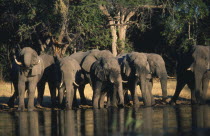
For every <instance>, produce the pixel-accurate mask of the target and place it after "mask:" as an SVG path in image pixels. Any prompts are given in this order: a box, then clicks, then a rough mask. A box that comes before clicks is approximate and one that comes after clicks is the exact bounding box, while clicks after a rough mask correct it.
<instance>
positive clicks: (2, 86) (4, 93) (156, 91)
mask: <svg viewBox="0 0 210 136" xmlns="http://www.w3.org/2000/svg"><path fill="white" fill-rule="evenodd" d="M175 87H176V80H175V79H170V80H168V96H169V99H168V100H170V97H171V96H173V94H174V91H175ZM12 90H13V91H11V84H10V83H5V82H0V103H2V102H5V101H7V100H8V98H9V97H10V96H12V94H13V92H14V88H13V89H12ZM209 90H210V88H209ZM209 90H208V94H207V95H208V98H210V91H209ZM138 92H139V95H140V96H141V93H140V90H139V87H138ZM44 95H45V96H47V97H50V93H49V88H48V85H46V89H45V94H44ZM92 95H93V91H92V88H91V87H90V85H86V87H85V96H86V98H87V99H89V100H91V99H92ZM153 95H154V96H155V98H156V99H159V97H161V96H162V91H161V86H160V82H159V80H158V79H155V80H154V86H153ZM77 98H79V93H78V92H77ZM179 98H183V99H188V100H189V99H191V94H190V90H189V88H188V87H187V86H185V87H184V89H183V90H182V92H181V93H180V97H179ZM183 99H182V100H183Z"/></svg>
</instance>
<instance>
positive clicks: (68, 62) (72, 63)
mask: <svg viewBox="0 0 210 136" xmlns="http://www.w3.org/2000/svg"><path fill="white" fill-rule="evenodd" d="M57 59H58V63H59V70H60V73H61V76H60V80H59V81H60V82H61V83H60V88H59V91H58V97H59V104H60V105H61V104H62V103H63V98H64V91H65V90H66V101H65V108H66V109H67V110H69V109H72V105H73V99H74V101H76V99H75V98H76V89H77V88H78V87H79V85H80V84H84V83H83V81H84V75H83V73H82V71H81V67H80V65H79V64H78V62H77V61H76V60H75V59H73V58H72V57H71V56H67V57H64V58H60V57H58V56H57Z"/></svg>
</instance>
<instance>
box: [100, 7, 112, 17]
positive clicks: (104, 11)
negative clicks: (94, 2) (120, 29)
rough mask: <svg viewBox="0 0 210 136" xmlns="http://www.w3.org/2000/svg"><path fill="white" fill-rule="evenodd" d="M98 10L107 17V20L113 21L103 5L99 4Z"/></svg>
mask: <svg viewBox="0 0 210 136" xmlns="http://www.w3.org/2000/svg"><path fill="white" fill-rule="evenodd" d="M99 9H100V10H101V11H102V12H103V14H104V15H105V16H107V17H108V19H109V20H113V18H112V17H111V15H110V14H109V12H108V10H107V8H106V6H103V5H101V4H100V5H99Z"/></svg>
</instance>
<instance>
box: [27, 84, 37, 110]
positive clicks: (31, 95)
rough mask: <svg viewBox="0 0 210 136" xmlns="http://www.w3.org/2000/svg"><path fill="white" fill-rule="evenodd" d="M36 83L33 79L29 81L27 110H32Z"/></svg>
mask: <svg viewBox="0 0 210 136" xmlns="http://www.w3.org/2000/svg"><path fill="white" fill-rule="evenodd" d="M36 86H37V83H36V82H35V81H31V82H29V90H28V92H29V98H28V111H33V110H34V95H35V90H36Z"/></svg>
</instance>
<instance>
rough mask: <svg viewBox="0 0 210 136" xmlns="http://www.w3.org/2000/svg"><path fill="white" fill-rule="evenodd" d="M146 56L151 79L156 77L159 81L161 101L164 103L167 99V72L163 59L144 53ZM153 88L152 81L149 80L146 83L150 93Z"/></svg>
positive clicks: (156, 55) (153, 54)
mask: <svg viewBox="0 0 210 136" xmlns="http://www.w3.org/2000/svg"><path fill="white" fill-rule="evenodd" d="M145 54H146V56H147V61H148V63H149V66H150V73H151V74H152V77H158V78H159V79H160V83H161V89H162V95H163V97H162V101H163V102H166V99H167V77H168V74H167V71H166V67H165V62H164V60H163V58H162V57H161V56H160V55H158V54H155V53H145ZM152 87H153V79H152V78H151V80H150V82H148V89H149V90H150V91H152Z"/></svg>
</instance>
